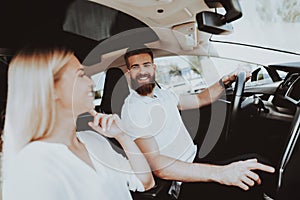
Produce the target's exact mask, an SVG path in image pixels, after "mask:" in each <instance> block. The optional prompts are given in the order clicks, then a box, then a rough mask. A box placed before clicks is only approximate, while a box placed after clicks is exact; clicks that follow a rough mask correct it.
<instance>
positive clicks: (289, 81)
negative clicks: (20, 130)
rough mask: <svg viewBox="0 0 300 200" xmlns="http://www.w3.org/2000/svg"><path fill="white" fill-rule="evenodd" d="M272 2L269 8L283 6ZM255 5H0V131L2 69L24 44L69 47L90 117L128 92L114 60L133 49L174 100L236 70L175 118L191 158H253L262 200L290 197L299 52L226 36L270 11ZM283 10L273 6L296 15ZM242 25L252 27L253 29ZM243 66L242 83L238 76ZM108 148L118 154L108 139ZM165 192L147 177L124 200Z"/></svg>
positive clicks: (115, 109)
mask: <svg viewBox="0 0 300 200" xmlns="http://www.w3.org/2000/svg"><path fill="white" fill-rule="evenodd" d="M274 2H275V1H274ZM274 2H273V3H274ZM276 2H277V4H275V3H274V4H272V3H270V2H269V3H270V4H272V5H281V4H284V2H281V1H276ZM279 2H280V3H279ZM293 2H297V0H296V1H293ZM256 3H257V4H255V5H256V7H255V6H253V5H254V2H252V1H251V2H247V1H245V0H189V1H176V0H155V1H154V0H144V1H139V0H114V1H111V0H91V1H83V0H53V1H50V0H47V1H43V3H42V2H40V1H37V0H30V1H24V2H18V3H12V2H10V1H8V0H6V1H4V2H3V3H1V4H2V6H1V7H2V8H1V10H3V12H0V13H1V14H0V18H1V19H5V20H4V22H3V24H2V25H1V27H3V29H1V31H0V32H1V33H0V76H1V79H0V87H1V92H0V109H1V115H2V116H1V124H0V125H1V126H0V131H1V132H2V130H3V125H4V120H5V105H6V93H7V71H8V66H9V62H10V60H11V58H12V57H13V55H14V54H15V52H16V51H17V50H18V49H20V48H22V47H23V46H25V45H26V44H28V43H32V42H34V43H38V42H45V41H47V42H50V43H59V44H63V45H66V46H68V47H69V48H71V49H73V50H74V52H75V55H76V56H77V57H78V58H79V60H80V61H81V62H82V64H83V65H84V66H86V68H85V71H86V73H87V74H88V75H89V76H91V78H92V79H93V81H94V83H95V89H94V90H95V94H96V92H98V96H96V95H95V109H96V111H98V112H103V113H106V114H111V113H116V114H118V115H120V113H121V108H122V105H123V103H124V100H125V98H126V97H127V96H128V94H129V88H130V85H129V83H128V73H127V68H126V65H125V61H124V57H123V56H124V54H125V52H126V49H127V48H129V47H130V46H132V45H139V44H143V45H146V46H148V47H149V48H151V49H152V50H153V52H154V57H155V59H154V63H156V65H157V66H158V67H157V68H158V70H157V83H156V87H159V88H164V89H167V90H172V91H174V92H175V93H177V94H184V95H193V94H196V93H199V92H201V91H202V90H203V89H205V88H207V87H208V86H209V85H211V84H212V83H214V82H216V81H218V80H219V79H220V78H221V77H222V76H224V75H227V74H228V73H231V72H233V71H238V72H239V73H238V76H237V80H236V82H235V83H233V84H232V85H231V86H229V87H227V88H226V89H225V92H224V93H223V94H222V95H221V96H220V98H219V99H218V100H217V101H216V102H214V103H212V104H211V105H208V106H205V107H202V108H199V109H190V110H184V111H180V114H181V117H182V119H183V122H184V124H185V126H186V127H187V129H188V131H189V133H190V135H191V137H192V138H193V141H194V143H195V144H196V145H197V146H198V151H199V152H198V156H199V158H198V159H200V160H201V161H202V162H203V163H217V162H218V161H220V160H224V159H225V160H226V159H227V158H229V157H234V156H237V155H240V154H247V153H255V154H258V155H260V156H262V157H263V158H264V159H265V160H263V161H264V162H266V163H267V164H271V165H272V166H274V167H275V168H276V171H275V173H274V175H272V176H271V175H270V176H266V177H265V179H264V180H263V187H264V197H265V199H268V198H269V199H279V200H283V199H298V198H299V197H300V191H299V186H300V179H299V170H297V169H299V165H300V151H299V148H300V146H299V145H300V144H299V134H300V50H299V47H297V45H291V44H294V43H297V42H298V41H299V39H298V41H297V39H296V38H292V37H288V36H287V37H285V38H284V39H286V40H287V42H286V43H287V44H289V45H290V46H292V47H291V50H287V49H283V48H281V47H280V46H279V47H277V46H276V47H268V46H265V44H260V43H258V44H252V43H250V44H249V43H245V44H242V43H241V42H240V38H238V39H235V38H234V39H232V38H231V37H233V35H234V34H239V33H244V32H246V31H245V29H243V30H240V29H238V25H239V24H238V23H239V21H240V20H242V19H244V18H247V9H246V8H247V6H248V7H251V6H252V7H253V9H257V10H258V12H259V11H260V10H259V8H260V9H261V10H263V11H265V12H263V11H261V12H262V13H263V14H261V16H262V19H264V20H268V17H269V18H270V16H272V14H274V12H271V11H270V12H269V16H268V15H267V14H266V13H268V12H267V11H266V10H269V9H270V10H271V6H270V7H266V6H268V2H264V1H257V2H256ZM285 3H286V4H287V5H285V7H284V6H281V7H280V6H279V8H280V9H284V8H289V9H291V10H292V9H294V7H297V6H294V7H293V6H292V7H291V6H289V5H290V4H288V2H285ZM298 3H299V2H298ZM252 4H253V5H252ZM293 5H294V4H293ZM295 5H299V6H300V3H299V4H297V3H295ZM259 6H261V7H259ZM279 8H278V9H279ZM264 9H265V10H264ZM48 10H52V11H51V12H50V11H48ZM53 10H55V12H53ZM292 11H293V10H292ZM292 11H290V13H292ZM281 13H284V12H283V11H282V12H281ZM13 15H15V17H16V19H18V20H15V18H13ZM277 17H278V16H277ZM253 18H254V20H256V19H257V18H255V17H253ZM272 19H273V18H272ZM285 19H286V18H285ZM291 19H292V18H291ZM293 19H295V22H297V26H296V25H295V24H296V23H295V24H294V25H293V30H294V31H293V32H297V30H299V31H300V26H299V24H300V23H299V16H298V18H293ZM297 19H298V21H297ZM270 21H272V20H270ZM273 21H274V20H273ZM291 22H292V21H289V23H291ZM293 22H294V21H293ZM240 25H245V23H244V24H243V23H242V22H241V23H240ZM263 25H264V24H263ZM245 26H246V25H245ZM248 26H249V27H251V26H253V27H256V26H257V27H260V29H262V28H261V27H262V25H261V24H258V25H257V24H249V25H248ZM265 26H266V27H267V25H265ZM288 26H289V25H287V27H288ZM279 30H281V32H284V34H286V35H288V34H290V33H285V31H286V32H288V31H290V29H288V28H286V29H285V28H280V29H279ZM247 31H248V30H247ZM262 31H263V30H262ZM271 31H273V29H272V28H268V29H267V30H266V31H265V33H266V34H268V36H270V35H271V34H272V32H271ZM274 35H276V34H274ZM255 36H257V38H258V39H263V40H267V39H266V37H261V38H260V36H259V35H258V33H257V35H256V33H254V32H251V31H250V35H247V37H248V38H250V39H251V40H252V39H253V38H255ZM274 37H275V36H274ZM295 37H296V36H295ZM224 38H225V39H224ZM226 38H229V39H228V40H226ZM231 39H232V40H231ZM259 41H262V40H259ZM276 41H278V38H277V40H276ZM272 44H275V43H272ZM276 44H277V43H276ZM279 44H280V45H281V43H279ZM298 46H299V45H298ZM245 68H247V69H248V70H249V71H250V73H251V78H250V79H247V78H246V73H244V72H243V70H242V69H245ZM91 119H92V117H91V116H90V115H89V114H88V113H84V114H82V115H81V116H80V117H79V118H78V121H77V130H78V131H81V130H87V129H90V127H89V126H88V125H87V123H88V122H89V121H91ZM108 140H109V141H110V142H111V145H112V146H113V148H114V149H115V150H116V151H117V152H119V153H121V154H124V152H123V151H122V148H121V147H120V146H119V145H118V143H117V142H116V141H115V140H113V139H109V138H108ZM1 142H2V141H1ZM1 144H2V143H1ZM1 146H2V145H1ZM169 187H170V181H165V180H161V179H158V178H157V180H156V185H155V187H154V188H152V189H150V190H149V191H146V192H132V195H133V198H134V199H135V200H144V199H155V200H161V199H170V196H169V195H168V194H167V192H168V189H169Z"/></svg>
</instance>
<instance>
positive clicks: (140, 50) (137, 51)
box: [124, 45, 153, 69]
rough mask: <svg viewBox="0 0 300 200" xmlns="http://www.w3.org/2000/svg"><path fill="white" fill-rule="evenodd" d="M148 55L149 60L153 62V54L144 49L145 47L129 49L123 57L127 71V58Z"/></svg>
mask: <svg viewBox="0 0 300 200" xmlns="http://www.w3.org/2000/svg"><path fill="white" fill-rule="evenodd" d="M143 53H146V54H149V55H150V56H151V59H152V61H153V52H152V50H151V49H150V48H148V47H146V46H145V45H143V46H139V47H129V48H128V49H127V51H126V53H125V55H124V59H125V62H126V65H127V68H128V69H129V68H130V66H129V62H128V58H129V57H130V56H134V55H139V54H143Z"/></svg>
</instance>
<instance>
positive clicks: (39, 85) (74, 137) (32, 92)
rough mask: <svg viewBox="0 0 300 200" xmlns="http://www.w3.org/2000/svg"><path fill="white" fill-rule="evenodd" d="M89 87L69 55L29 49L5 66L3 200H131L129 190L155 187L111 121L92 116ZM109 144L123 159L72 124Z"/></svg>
mask: <svg viewBox="0 0 300 200" xmlns="http://www.w3.org/2000/svg"><path fill="white" fill-rule="evenodd" d="M92 86H93V82H92V80H91V79H90V78H89V77H87V76H86V75H85V73H84V70H83V66H82V65H81V64H80V63H79V61H78V59H77V58H76V57H75V56H74V54H73V53H72V52H70V51H68V50H66V49H62V48H45V47H39V48H38V47H36V48H33V47H29V48H26V49H23V50H21V51H20V52H19V53H18V54H17V55H16V56H15V57H14V59H13V60H12V61H11V63H10V66H9V72H8V97H7V108H6V121H5V127H4V152H3V156H4V159H3V165H4V166H3V197H4V198H3V199H4V200H11V199H14V200H15V199H16V200H18V199H30V200H41V199H43V200H48V199H49V200H50V199H56V200H67V199H71V200H74V199H89V200H93V199H131V196H130V192H129V189H130V190H138V191H143V190H145V189H149V188H151V187H152V186H153V185H154V180H153V177H152V174H151V170H150V168H149V166H148V164H147V161H146V160H145V158H144V157H143V156H142V154H141V153H140V151H139V149H138V148H137V146H136V145H135V144H134V142H133V141H131V139H130V138H129V137H128V136H127V135H126V134H124V133H123V132H122V131H121V129H119V126H120V121H119V118H118V117H117V116H116V115H103V114H100V113H96V112H95V111H94V110H93V108H94V105H93V99H94V98H93V93H92ZM88 111H89V112H90V113H91V114H92V115H93V116H94V122H93V123H92V122H90V123H89V125H90V126H91V127H92V128H93V129H94V130H96V131H97V132H99V133H101V134H103V135H105V136H107V137H114V138H115V139H116V140H118V142H119V143H120V144H121V145H122V147H123V148H124V150H125V152H126V154H127V158H128V160H127V159H125V158H124V157H122V156H121V155H119V154H117V153H115V152H114V151H113V149H112V148H111V146H110V145H109V143H108V142H107V140H105V139H104V137H102V136H100V135H99V134H97V133H95V132H93V131H85V132H77V133H76V124H75V122H76V119H77V116H78V115H79V114H81V113H84V112H88Z"/></svg>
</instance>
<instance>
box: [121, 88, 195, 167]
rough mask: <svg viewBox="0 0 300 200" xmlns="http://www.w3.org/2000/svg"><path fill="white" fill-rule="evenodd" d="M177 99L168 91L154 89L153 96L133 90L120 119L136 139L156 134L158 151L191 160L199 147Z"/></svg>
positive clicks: (176, 157) (179, 158)
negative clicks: (179, 109) (185, 123)
mask: <svg viewBox="0 0 300 200" xmlns="http://www.w3.org/2000/svg"><path fill="white" fill-rule="evenodd" d="M178 103H179V102H178V98H177V96H176V95H175V94H174V93H173V92H171V91H168V90H164V89H159V88H157V87H155V88H154V97H153V98H151V97H148V96H141V95H139V94H138V93H137V92H136V91H134V90H130V94H129V96H128V97H127V98H126V100H125V102H124V105H123V107H122V114H121V119H122V121H123V122H124V123H123V124H124V125H125V126H127V128H125V129H126V130H128V131H126V132H127V133H128V134H129V135H130V136H131V137H132V138H133V139H134V140H135V139H137V138H141V137H149V136H153V137H154V138H155V140H156V142H157V144H158V147H159V151H160V153H161V154H162V155H166V156H169V157H172V158H175V159H178V160H182V161H188V162H192V161H193V160H194V158H195V155H196V151H197V147H196V145H194V143H193V140H192V138H191V136H190V134H189V133H188V131H187V129H186V128H185V126H184V124H183V121H182V119H181V116H180V113H179V111H178V108H177V105H178Z"/></svg>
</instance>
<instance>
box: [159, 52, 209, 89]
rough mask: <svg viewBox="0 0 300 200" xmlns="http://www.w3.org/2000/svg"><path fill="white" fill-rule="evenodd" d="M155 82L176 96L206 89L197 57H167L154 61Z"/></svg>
mask: <svg viewBox="0 0 300 200" xmlns="http://www.w3.org/2000/svg"><path fill="white" fill-rule="evenodd" d="M154 62H155V64H156V65H157V72H156V80H157V82H158V83H159V84H160V86H162V87H164V88H166V89H171V90H173V91H174V92H175V93H177V94H184V93H194V92H197V91H198V90H201V89H203V88H206V87H207V86H206V83H205V81H204V79H203V77H202V69H201V61H200V60H199V57H198V56H169V57H161V58H156V59H155V61H154Z"/></svg>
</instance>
